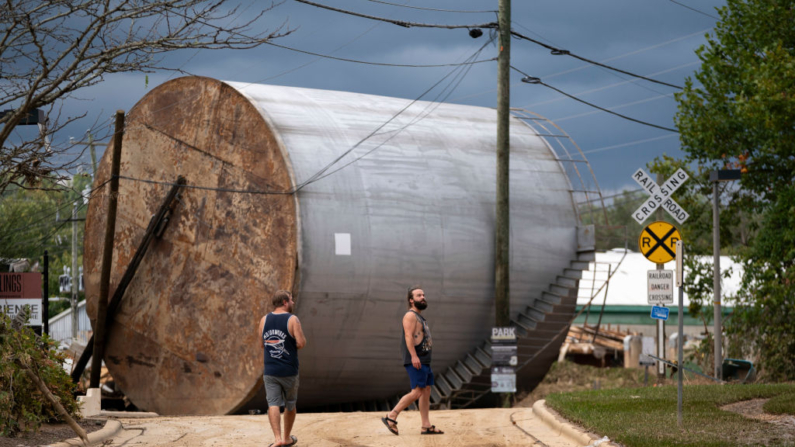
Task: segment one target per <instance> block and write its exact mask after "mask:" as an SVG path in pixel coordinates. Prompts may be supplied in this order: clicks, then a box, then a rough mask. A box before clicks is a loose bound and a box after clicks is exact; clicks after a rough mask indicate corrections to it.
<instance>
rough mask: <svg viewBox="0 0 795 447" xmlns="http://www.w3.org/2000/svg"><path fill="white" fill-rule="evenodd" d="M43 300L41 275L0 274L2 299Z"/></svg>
mask: <svg viewBox="0 0 795 447" xmlns="http://www.w3.org/2000/svg"><path fill="white" fill-rule="evenodd" d="M24 298H38V299H41V273H35V272H34V273H0V299H24Z"/></svg>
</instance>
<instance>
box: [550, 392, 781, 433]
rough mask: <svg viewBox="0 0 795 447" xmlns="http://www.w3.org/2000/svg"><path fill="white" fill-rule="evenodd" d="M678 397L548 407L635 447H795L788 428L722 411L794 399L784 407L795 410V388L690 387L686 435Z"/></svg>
mask: <svg viewBox="0 0 795 447" xmlns="http://www.w3.org/2000/svg"><path fill="white" fill-rule="evenodd" d="M676 394H677V389H676V386H662V387H652V388H635V389H614V390H599V391H583V392H576V393H565V394H552V395H549V396H548V397H547V405H549V407H551V408H553V409H554V410H556V411H558V412H559V413H561V415H563V416H564V417H565V418H567V419H568V420H570V421H572V422H575V423H577V424H580V425H582V426H583V427H585V428H586V429H588V430H590V431H593V432H594V433H598V434H599V435H600V436H608V437H609V438H610V439H611V440H614V441H617V442H620V443H622V444H624V445H626V446H630V447H645V446H715V447H718V446H726V445H795V439H793V438H792V436H791V433H790V434H787V432H786V430H785V429H783V428H780V427H777V426H772V425H771V424H769V423H767V422H763V421H758V420H753V419H747V418H745V417H743V416H741V415H739V414H735V413H731V412H728V411H722V410H720V409H719V408H718V407H720V406H722V405H726V404H730V403H733V402H738V401H742V400H748V399H756V398H773V397H776V396H783V395H785V394H786V395H789V396H790V399H789V400H787V399H782V400H783V401H784V404H783V405H782V407H787V408H791V407H790V406H791V405H793V404H792V396H795V384H775V385H760V384H753V385H722V386H721V385H691V386H685V388H684V404H683V421H684V428H682V429H680V428H679V427H678V426H677V421H676V399H677V397H676ZM790 414H791V413H790Z"/></svg>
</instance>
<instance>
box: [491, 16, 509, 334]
mask: <svg viewBox="0 0 795 447" xmlns="http://www.w3.org/2000/svg"><path fill="white" fill-rule="evenodd" d="M499 6H500V12H499V27H500V39H499V45H500V53H499V56H498V59H497V77H498V79H497V216H496V222H495V225H496V228H495V233H496V234H495V247H494V248H495V250H494V252H495V262H494V266H495V278H494V288H495V291H494V300H495V315H496V320H497V321H496V323H497V326H498V327H505V326H508V325H510V322H511V314H510V309H511V299H510V287H509V279H510V278H509V256H508V254H509V252H510V251H509V235H510V200H509V181H510V180H509V175H508V168H509V166H510V127H509V126H510V121H509V120H510V113H511V111H510V88H511V87H510V85H511V83H510V70H511V0H500V3H499Z"/></svg>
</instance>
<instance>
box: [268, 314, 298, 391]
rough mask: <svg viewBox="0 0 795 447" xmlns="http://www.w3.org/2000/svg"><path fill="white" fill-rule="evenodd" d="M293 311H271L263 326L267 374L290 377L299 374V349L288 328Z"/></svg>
mask: <svg viewBox="0 0 795 447" xmlns="http://www.w3.org/2000/svg"><path fill="white" fill-rule="evenodd" d="M292 316H293V314H291V313H287V312H285V313H283V314H274V313H269V314H268V315H267V316H266V317H265V327H263V328H262V344H263V346H264V347H265V375H266V376H276V377H289V376H296V375H298V349H297V347H296V345H295V338H293V336H292V335H290V331H288V330H287V321H288V320H289V319H290V317H292Z"/></svg>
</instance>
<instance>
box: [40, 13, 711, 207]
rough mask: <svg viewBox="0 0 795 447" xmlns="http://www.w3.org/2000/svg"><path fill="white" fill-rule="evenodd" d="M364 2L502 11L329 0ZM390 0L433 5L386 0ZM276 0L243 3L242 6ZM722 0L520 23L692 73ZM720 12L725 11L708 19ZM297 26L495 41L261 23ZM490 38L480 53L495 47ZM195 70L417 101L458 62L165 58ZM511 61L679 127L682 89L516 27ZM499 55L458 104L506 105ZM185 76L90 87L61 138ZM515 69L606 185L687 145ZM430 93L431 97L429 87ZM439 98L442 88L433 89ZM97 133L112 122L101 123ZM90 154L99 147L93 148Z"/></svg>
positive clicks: (312, 42) (243, 55)
mask: <svg viewBox="0 0 795 447" xmlns="http://www.w3.org/2000/svg"><path fill="white" fill-rule="evenodd" d="M317 1H318V2H319V3H321V2H325V4H329V5H333V6H335V7H338V8H344V9H348V10H353V11H357V12H361V13H364V14H369V15H374V16H382V17H390V18H393V19H400V20H406V21H414V22H423V23H436V24H478V23H486V22H492V21H496V13H495V12H479V13H463V12H450V11H473V10H474V11H488V10H496V9H497V1H496V0H490V1H468V0H424V1H419V0H411V1H407V0H384V2H381V1H380V0H379V1H373V0H334V1H331V0H322V1H321V0H317ZM385 2H391V3H394V4H396V5H397V4H402V5H406V6H413V7H418V8H433V9H440V10H450V11H429V10H424V9H422V10H421V9H411V8H407V7H401V6H393V5H389V4H385ZM263 4H265V2H258V1H257V2H255V1H244V2H241V10H240V12H242V13H243V14H242V16H243V17H246V16H248V15H250V14H251V13H252V12H254V11H255V10H256V9H257V8H261V7H262V5H263ZM723 4H724V1H722V0H677V2H674V1H673V0H642V1H638V0H604V1H598V2H597V1H593V0H558V1H533V0H514V1H513V11H512V20H513V29H514V30H515V31H518V32H520V33H522V34H525V35H526V36H528V37H531V38H533V39H537V40H539V41H543V42H545V43H547V44H550V45H553V46H555V47H558V48H563V49H566V50H569V51H570V52H571V53H574V54H576V55H579V56H582V57H584V58H587V59H591V60H595V61H599V62H603V63H605V64H608V65H611V66H614V67H617V68H620V69H622V70H625V71H628V72H632V73H635V74H639V75H643V76H647V77H651V78H654V79H657V80H660V81H664V82H667V83H670V84H675V85H683V83H684V81H685V78H686V77H688V76H692V75H693V73H694V71H695V70H697V69H698V67H699V61H698V58H697V56H696V54H695V50H696V49H697V48H698V47H699V46H700V45H702V44H703V43H704V42H705V35H706V34H707V33H709V32H711V30H712V28H713V27H714V26H715V23H716V17H717V15H718V14H717V12H716V10H715V8H716V7H721V6H722V5H723ZM710 16H713V17H710ZM281 24H285V26H286V27H287V28H289V29H291V30H294V31H293V33H292V34H291V35H289V36H287V37H284V38H282V39H278V40H276V41H274V43H277V44H279V45H284V46H289V47H292V48H294V49H299V50H305V51H309V52H314V53H321V54H327V55H333V56H336V57H341V58H349V59H357V60H361V61H369V62H379V63H392V64H412V65H422V64H440V63H456V62H461V61H462V60H464V59H466V58H468V57H470V56H472V55H473V54H474V53H475V52H476V51H477V50H478V49H479V48H480V47H481V46H482V45H483V44H485V43H486V41H487V39H488V31H486V34H485V35H484V36H483V37H480V38H478V39H472V38H471V37H470V36H469V35H468V32H467V30H465V29H455V30H448V29H423V28H408V29H407V28H403V27H399V26H395V25H392V24H389V23H383V22H377V21H373V20H369V19H365V18H359V17H352V16H348V15H344V14H340V13H337V12H333V11H328V10H323V9H318V8H316V7H313V6H309V5H305V4H301V3H298V2H296V1H294V0H286V1H285V2H284V3H283V4H282V5H280V6H278V7H277V8H276V9H274V10H273V11H272V12H270V13H269V14H268V15H267V16H266V17H265V18H264V20H262V21H261V22H259V24H258V29H260V30H264V29H275V28H277V27H278V26H279V25H281ZM496 53H497V48H496V46H494V45H489V46H487V47H486V48H485V49H484V50H483V51H482V53H480V55H479V57H478V58H479V59H490V58H493V57H495V56H496ZM166 62H167V63H168V64H169V65H170V66H171V67H179V68H181V69H183V70H185V71H187V72H189V73H192V74H196V75H201V76H209V77H213V78H217V79H222V80H231V81H241V82H252V83H267V84H279V85H289V86H298V87H309V88H319V89H329V90H343V91H352V92H359V93H368V94H376V95H384V96H394V97H400V98H407V99H415V98H417V97H418V96H419V95H420V94H422V93H423V92H424V91H425V90H427V89H428V88H429V87H430V86H431V85H433V84H434V83H436V82H438V81H439V80H440V79H441V78H442V77H443V76H445V75H446V74H448V73H449V72H450V71H451V68H449V67H447V68H402V67H383V66H374V65H368V64H355V63H350V62H343V61H335V60H329V59H324V58H319V57H316V56H311V55H306V54H301V53H299V52H295V51H290V50H286V49H282V48H277V47H274V46H267V45H266V46H263V47H260V48H257V49H252V50H243V51H225V52H209V51H199V52H196V51H191V52H183V53H176V54H173V55H171V56H169V59H168V60H167V61H166ZM511 64H512V65H513V66H515V67H516V68H518V69H520V70H522V71H523V72H525V73H527V74H529V75H532V76H536V77H539V78H541V80H542V81H544V82H545V83H547V84H549V85H551V86H553V87H555V88H557V89H559V90H561V91H564V92H566V93H568V94H571V95H574V96H577V97H579V98H581V99H583V100H585V101H588V102H591V103H593V104H595V105H598V106H600V107H604V108H608V109H611V110H613V111H615V112H617V113H620V114H623V115H627V116H629V117H632V118H635V119H638V120H641V121H646V122H649V123H652V124H655V125H658V126H662V127H669V128H670V127H673V125H674V122H673V117H674V115H675V113H676V102H675V100H674V98H673V94H674V93H675V92H676V91H677V89H675V88H672V87H667V86H664V85H659V84H654V83H651V82H648V81H644V80H639V79H636V78H632V77H630V76H627V75H624V74H619V73H616V72H613V71H610V70H607V69H604V68H600V67H596V66H593V65H590V64H587V63H585V62H582V61H580V60H577V59H574V58H572V57H568V56H554V55H551V54H550V52H549V50H548V49H544V48H542V47H540V46H538V45H536V44H534V43H531V42H528V41H523V40H517V39H514V40H513V41H512V54H511ZM496 75H497V64H496V62H487V63H482V64H476V65H473V66H472V68H471V70H469V71H468V73H467V75H466V77H465V78H464V79H463V80H462V81H461V83H460V84H458V85H457V87H456V89H455V91H454V92H453V93H452V94H451V95H450V96H449V97H448V99H447V102H451V103H458V104H469V105H477V106H484V107H495V106H496V103H497V100H496V84H497V79H496ZM175 76H177V75H174V74H172V73H157V74H150V75H148V84H147V78H146V77H145V75H143V74H134V75H133V74H124V75H114V76H109V77H107V78H106V80H105V82H103V83H102V84H100V85H98V86H95V87H92V88H90V89H87V90H83V91H81V92H79V93H78V94H77V95H76V96H77V97H78V98H79V99H78V98H75V99H74V100H71V101H69V102H67V104H66V106H65V112H66V113H67V114H71V115H74V114H79V113H84V112H86V113H88V117H87V118H86V119H84V120H83V121H82V122H80V123H77V124H74V125H71V126H69V127H68V128H67V129H65V130H64V132H62V133H61V134H59V135H57V136H56V138H55V143H56V144H58V143H65V142H66V141H68V138H69V137H70V136H71V137H75V138H77V139H81V138H83V136H84V132H85V130H86V129H87V128H88V127H91V126H92V125H93V123H94V122H97V123H99V126H100V127H101V125H103V124H105V125H107V124H109V123H110V122H111V121H110V116H111V114H112V113H113V111H115V110H117V109H123V110H129V109H130V108H131V107H132V106H133V105H134V104H135V103H136V102H137V101H138V100H139V99H140V98H141V97H142V96H143V95H145V94H146V93H147V92H148V91H149V90H151V89H152V88H153V87H155V86H157V85H159V84H161V83H162V82H165V81H166V80H168V79H171V78H173V77H175ZM521 78H522V75H521V74H519V73H516V72H513V73H512V74H511V105H512V106H513V107H523V108H526V109H528V110H530V111H533V112H536V113H539V114H541V115H543V116H545V117H547V118H549V119H551V120H553V121H555V122H556V123H557V124H558V125H560V126H561V127H562V128H563V129H564V130H565V131H566V132H567V133H568V134H569V135H571V136H572V138H573V139H574V141H576V142H577V144H578V145H579V146H580V147H581V148H582V150H583V151H584V152H585V153H586V156H587V157H588V159H589V160H590V162H591V164H592V166H593V169H594V171H595V173H596V177H597V179H598V181H599V183H600V186H601V188H602V190H603V191H605V193H612V192H614V191H616V190H620V189H623V188H627V189H636V185H635V184H634V183H633V182H632V180H631V179H630V175H631V174H632V173H633V172H634V171H635V170H636V169H637V168H638V167H641V166H643V165H645V164H646V163H647V162H649V161H651V160H652V159H653V158H654V157H656V156H659V155H662V154H664V153H665V154H668V155H672V156H681V155H682V152H681V151H680V150H679V139H678V135H677V134H675V133H672V132H669V131H666V130H661V129H657V128H653V127H649V126H645V125H641V124H638V123H635V122H631V121H628V120H625V119H622V118H619V117H616V116H612V115H610V114H607V113H605V112H601V111H598V110H596V109H594V108H591V107H589V106H587V105H584V104H581V103H578V102H576V101H574V100H572V99H569V98H566V97H565V96H563V95H561V94H560V93H558V92H555V91H553V90H551V89H548V88H546V87H544V86H543V85H530V84H525V83H522V82H521ZM426 98H427V97H426ZM428 99H430V98H428ZM97 133H102V132H101V131H98V132H97ZM86 159H88V157H87V156H86Z"/></svg>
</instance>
